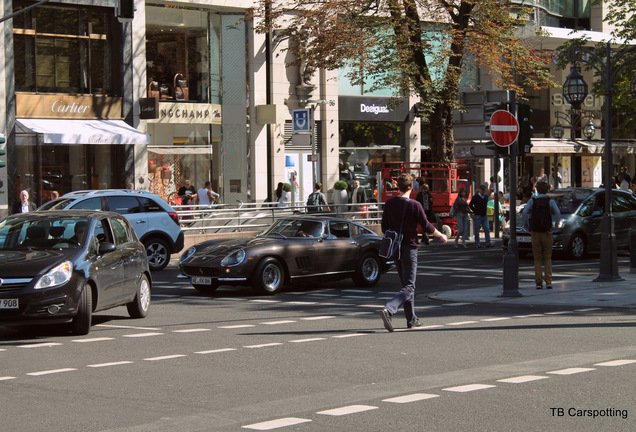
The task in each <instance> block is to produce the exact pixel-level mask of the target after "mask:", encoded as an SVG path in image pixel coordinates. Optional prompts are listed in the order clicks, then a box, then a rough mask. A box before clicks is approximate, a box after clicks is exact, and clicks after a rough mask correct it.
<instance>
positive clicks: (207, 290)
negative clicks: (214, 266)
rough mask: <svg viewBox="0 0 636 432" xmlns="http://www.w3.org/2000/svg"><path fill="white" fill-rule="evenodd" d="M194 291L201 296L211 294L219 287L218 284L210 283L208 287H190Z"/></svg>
mask: <svg viewBox="0 0 636 432" xmlns="http://www.w3.org/2000/svg"><path fill="white" fill-rule="evenodd" d="M192 286H193V287H194V289H195V290H197V291H199V292H200V293H201V294H207V295H209V294H212V293H213V292H214V291H216V289H217V288H218V287H219V283H218V282H214V281H213V282H211V283H210V285H198V284H197V285H192Z"/></svg>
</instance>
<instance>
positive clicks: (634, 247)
mask: <svg viewBox="0 0 636 432" xmlns="http://www.w3.org/2000/svg"><path fill="white" fill-rule="evenodd" d="M629 272H630V273H636V229H633V230H631V231H630V232H629Z"/></svg>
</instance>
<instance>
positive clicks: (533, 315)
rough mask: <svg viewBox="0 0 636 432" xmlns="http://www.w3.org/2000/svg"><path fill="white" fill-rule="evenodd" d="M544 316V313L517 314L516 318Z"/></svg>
mask: <svg viewBox="0 0 636 432" xmlns="http://www.w3.org/2000/svg"><path fill="white" fill-rule="evenodd" d="M542 316H543V315H542V314H530V315H515V318H538V317H542Z"/></svg>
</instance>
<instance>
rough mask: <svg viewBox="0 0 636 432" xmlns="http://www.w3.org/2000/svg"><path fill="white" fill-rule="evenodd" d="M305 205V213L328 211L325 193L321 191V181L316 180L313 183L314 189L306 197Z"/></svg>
mask: <svg viewBox="0 0 636 432" xmlns="http://www.w3.org/2000/svg"><path fill="white" fill-rule="evenodd" d="M306 207H307V213H320V212H324V211H330V209H329V206H327V199H326V198H325V194H324V193H322V183H320V182H316V184H315V185H314V191H313V192H312V193H310V194H309V196H308V197H307V204H306Z"/></svg>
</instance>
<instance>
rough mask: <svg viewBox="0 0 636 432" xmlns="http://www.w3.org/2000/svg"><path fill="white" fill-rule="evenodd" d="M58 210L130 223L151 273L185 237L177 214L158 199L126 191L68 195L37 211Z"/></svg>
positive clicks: (86, 192) (151, 195)
mask: <svg viewBox="0 0 636 432" xmlns="http://www.w3.org/2000/svg"><path fill="white" fill-rule="evenodd" d="M61 209H85V210H107V211H114V212H116V213H119V214H122V215H124V216H126V217H127V218H128V220H130V222H131V224H132V226H133V228H134V229H135V233H137V237H139V240H141V242H142V243H143V244H144V246H145V247H146V253H147V255H148V264H149V265H150V270H153V271H156V270H161V269H163V268H164V267H165V266H167V265H168V263H169V262H170V255H172V254H174V253H179V252H181V250H183V241H184V235H183V231H182V230H181V225H180V224H179V216H178V215H177V212H176V211H175V210H174V209H173V208H172V207H170V205H168V203H166V202H165V201H164V200H163V199H161V198H160V197H159V196H157V195H155V194H152V193H150V192H145V191H138V190H127V189H103V190H90V191H76V192H69V193H67V194H65V195H63V196H61V197H60V198H58V199H56V200H53V201H49V202H47V203H45V204H44V205H43V206H42V207H40V208H39V209H38V211H44V210H61Z"/></svg>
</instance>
